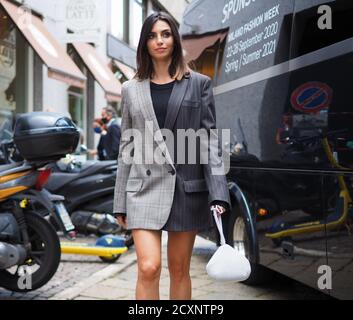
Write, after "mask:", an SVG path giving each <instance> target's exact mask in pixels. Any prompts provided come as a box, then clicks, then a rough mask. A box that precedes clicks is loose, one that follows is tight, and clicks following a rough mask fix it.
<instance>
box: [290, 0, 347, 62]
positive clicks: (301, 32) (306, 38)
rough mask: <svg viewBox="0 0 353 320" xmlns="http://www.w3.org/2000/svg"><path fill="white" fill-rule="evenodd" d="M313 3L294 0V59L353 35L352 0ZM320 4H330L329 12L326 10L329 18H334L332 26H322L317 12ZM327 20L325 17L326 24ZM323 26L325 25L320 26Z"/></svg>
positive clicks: (321, 0)
mask: <svg viewBox="0 0 353 320" xmlns="http://www.w3.org/2000/svg"><path fill="white" fill-rule="evenodd" d="M316 2H317V3H318V4H317V5H314V6H313V4H312V2H311V3H310V1H307V0H296V1H295V20H294V33H293V39H292V58H295V57H298V56H301V55H304V54H307V53H310V52H313V51H316V50H318V49H321V48H324V47H327V46H329V45H332V44H335V43H338V42H340V41H343V40H346V39H349V38H352V37H353V1H343V0H339V1H331V2H329V3H327V1H323V0H320V1H316ZM320 4H321V5H324V4H325V5H328V6H329V8H330V9H331V13H332V14H330V12H326V11H325V13H324V14H325V15H326V17H331V22H332V25H331V26H332V29H322V28H320V27H319V24H318V22H319V19H320V17H321V18H322V19H324V16H323V15H324V14H319V13H318V8H319V7H320ZM327 23H328V21H327V20H325V24H326V25H327ZM321 27H322V25H321Z"/></svg>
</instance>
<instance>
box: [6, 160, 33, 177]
mask: <svg viewBox="0 0 353 320" xmlns="http://www.w3.org/2000/svg"><path fill="white" fill-rule="evenodd" d="M31 168H32V167H31V166H30V165H27V164H24V163H23V162H15V163H10V164H3V165H0V177H3V176H6V175H9V174H13V173H17V172H21V171H26V170H30V169H31Z"/></svg>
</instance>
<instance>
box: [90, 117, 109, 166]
mask: <svg viewBox="0 0 353 320" xmlns="http://www.w3.org/2000/svg"><path fill="white" fill-rule="evenodd" d="M92 128H93V131H94V132H95V133H96V134H99V142H98V145H97V149H94V150H89V151H88V153H89V154H90V155H91V156H95V155H96V156H97V158H98V160H100V161H103V160H106V159H107V153H106V151H105V149H104V139H105V136H106V134H107V130H106V127H105V125H104V123H103V121H102V119H101V118H96V119H94V121H93V123H92Z"/></svg>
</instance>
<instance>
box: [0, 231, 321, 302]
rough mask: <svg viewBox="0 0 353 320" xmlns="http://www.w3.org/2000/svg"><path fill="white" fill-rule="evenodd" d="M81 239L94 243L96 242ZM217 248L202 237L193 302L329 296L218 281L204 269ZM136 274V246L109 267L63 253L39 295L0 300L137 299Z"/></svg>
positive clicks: (165, 286) (293, 286) (284, 285)
mask: <svg viewBox="0 0 353 320" xmlns="http://www.w3.org/2000/svg"><path fill="white" fill-rule="evenodd" d="M166 240H167V238H166V234H164V236H163V244H164V245H163V251H162V256H163V261H162V267H163V268H162V275H161V283H160V288H161V291H160V292H161V299H168V294H169V293H168V292H169V278H168V269H167V261H166V246H165V244H166ZM80 241H91V242H94V238H91V239H89V238H82V239H80ZM215 249H216V246H215V245H214V244H213V243H212V242H209V241H207V240H204V239H203V238H201V237H197V239H196V243H195V247H194V252H193V256H192V261H191V276H192V281H193V299H194V300H294V299H308V300H311V299H315V300H318V299H319V300H321V299H327V298H328V297H327V296H325V295H323V294H321V293H320V292H317V291H315V290H313V289H311V288H308V287H306V286H303V285H301V284H298V283H297V282H295V281H292V280H289V279H287V278H285V277H282V276H279V275H276V276H275V278H274V281H271V283H269V284H267V285H265V286H260V287H250V286H246V285H243V284H240V283H233V282H228V283H219V282H215V281H213V280H212V279H210V278H209V277H208V275H207V274H206V271H205V266H206V263H207V261H208V260H209V258H210V257H211V255H212V253H213V252H214V251H215ZM136 276H137V264H136V255H135V252H134V249H133V248H132V249H131V250H129V251H128V252H127V253H125V254H123V255H122V256H121V257H120V259H119V260H118V261H117V262H115V263H113V264H110V265H109V264H107V263H104V262H102V261H101V260H100V259H99V258H98V257H91V256H79V255H62V262H61V264H60V266H59V269H58V271H57V273H56V274H55V276H54V277H53V278H52V280H51V281H50V282H49V283H48V284H47V285H45V286H44V287H42V288H40V289H38V290H37V291H35V292H30V293H26V294H18V293H11V292H9V291H6V290H3V289H0V299H26V300H48V299H53V300H113V299H114V300H115V299H118V300H121V299H122V300H133V299H134V295H135V283H136Z"/></svg>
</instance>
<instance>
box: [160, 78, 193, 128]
mask: <svg viewBox="0 0 353 320" xmlns="http://www.w3.org/2000/svg"><path fill="white" fill-rule="evenodd" d="M188 83H189V78H186V77H184V78H183V79H182V80H181V81H175V83H174V86H173V90H172V93H171V95H170V98H169V102H168V107H167V114H166V117H165V122H164V127H165V128H166V129H169V130H173V126H174V123H175V120H176V118H177V116H178V113H179V109H180V106H181V103H182V101H183V99H184V96H185V93H186V89H187V87H188Z"/></svg>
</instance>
